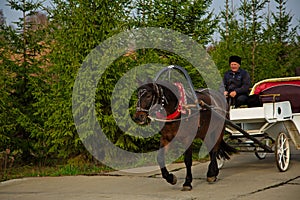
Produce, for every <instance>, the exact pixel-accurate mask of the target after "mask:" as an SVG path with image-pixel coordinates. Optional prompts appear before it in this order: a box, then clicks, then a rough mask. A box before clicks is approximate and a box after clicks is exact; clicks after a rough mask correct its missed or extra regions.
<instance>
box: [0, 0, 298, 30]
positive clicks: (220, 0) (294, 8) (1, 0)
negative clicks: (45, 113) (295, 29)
mask: <svg viewBox="0 0 300 200" xmlns="http://www.w3.org/2000/svg"><path fill="white" fill-rule="evenodd" d="M37 1H38V0H33V2H37ZM229 1H230V2H231V1H233V2H234V5H235V6H234V8H236V7H237V5H236V4H238V3H239V2H240V0H229ZM44 2H45V3H44V5H45V6H50V5H51V4H50V3H49V2H51V1H50V0H44ZM6 4H7V2H6V0H0V9H2V10H3V13H4V17H5V18H6V23H7V24H8V25H10V24H12V22H13V21H18V18H19V17H21V13H20V12H17V11H14V10H11V9H10V8H9V7H8V6H6ZM224 4H225V0H213V2H212V7H211V8H212V9H214V10H215V11H216V12H217V13H218V12H219V11H220V10H221V9H223V8H224ZM286 7H287V12H291V14H292V15H293V16H294V17H293V21H292V24H293V26H294V25H295V24H297V23H298V22H299V20H300V0H287V4H286Z"/></svg>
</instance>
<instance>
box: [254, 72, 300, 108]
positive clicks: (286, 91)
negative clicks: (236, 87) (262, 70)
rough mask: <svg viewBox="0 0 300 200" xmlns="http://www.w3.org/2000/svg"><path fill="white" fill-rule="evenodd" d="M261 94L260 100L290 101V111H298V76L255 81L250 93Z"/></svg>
mask: <svg viewBox="0 0 300 200" xmlns="http://www.w3.org/2000/svg"><path fill="white" fill-rule="evenodd" d="M253 94H255V95H259V96H261V100H262V102H263V103H264V102H266V101H269V100H270V97H272V98H273V100H274V101H290V103H291V107H292V112H293V113H300V76H298V77H287V78H276V79H266V80H263V81H260V82H258V83H256V84H255V85H254V86H253V88H252V90H251V92H250V95H253Z"/></svg>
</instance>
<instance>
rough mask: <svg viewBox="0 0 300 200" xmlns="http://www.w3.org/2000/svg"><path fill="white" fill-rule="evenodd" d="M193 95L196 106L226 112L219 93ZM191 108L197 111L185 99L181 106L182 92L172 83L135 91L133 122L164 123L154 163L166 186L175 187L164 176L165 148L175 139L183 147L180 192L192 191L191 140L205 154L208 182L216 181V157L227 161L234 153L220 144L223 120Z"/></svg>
mask: <svg viewBox="0 0 300 200" xmlns="http://www.w3.org/2000/svg"><path fill="white" fill-rule="evenodd" d="M180 93H181V94H180ZM196 95H197V98H198V102H200V101H203V102H205V103H206V104H208V105H211V106H212V107H213V108H214V110H218V108H220V109H219V111H220V112H219V113H220V114H221V115H225V113H224V109H221V108H226V101H225V99H224V97H223V96H222V95H221V93H219V92H216V91H213V90H210V89H204V90H201V91H198V92H196ZM187 105H189V106H187ZM195 107H196V108H197V106H195V101H194V100H192V99H190V98H188V97H187V98H186V99H185V102H184V103H183V102H182V92H180V91H179V89H178V88H177V87H176V86H174V84H172V83H165V82H163V83H162V82H160V83H159V82H156V83H148V84H145V85H142V86H141V87H139V89H138V102H137V108H136V113H135V115H134V120H135V121H136V122H137V123H139V124H147V123H149V118H150V119H152V120H157V121H162V122H164V125H163V127H162V129H161V131H160V133H161V139H160V150H159V152H158V156H157V161H158V164H159V166H160V169H161V173H162V176H163V178H164V179H166V181H167V182H168V183H170V184H176V182H177V179H176V176H175V175H173V174H171V173H169V172H168V170H167V168H166V165H165V156H166V154H167V153H168V151H169V149H170V148H168V146H169V145H170V143H171V142H172V140H173V139H175V138H176V140H177V141H179V142H181V143H183V144H184V148H185V152H184V162H185V165H186V178H185V182H184V184H183V190H191V189H192V185H191V183H192V179H193V178H192V172H191V166H192V145H191V143H192V141H193V140H194V139H195V138H201V139H202V140H203V141H204V142H205V144H206V146H207V147H208V148H207V149H208V150H209V155H210V164H209V167H208V171H207V181H208V182H215V181H216V180H217V175H218V174H219V169H218V165H217V157H219V156H221V157H222V158H225V159H229V156H228V154H231V153H233V152H235V149H233V148H232V147H230V146H229V145H227V144H226V143H225V142H224V140H223V134H224V127H225V126H224V119H222V117H220V115H217V114H214V112H212V111H211V109H206V108H204V107H202V108H201V109H198V108H197V109H195ZM193 108H194V109H193ZM184 111H185V112H184ZM153 113H154V114H155V116H154V117H153V116H152V115H153ZM162 116H164V117H162ZM194 130H195V131H194ZM191 132H195V133H191Z"/></svg>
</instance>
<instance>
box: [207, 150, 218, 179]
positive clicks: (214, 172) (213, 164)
mask: <svg viewBox="0 0 300 200" xmlns="http://www.w3.org/2000/svg"><path fill="white" fill-rule="evenodd" d="M209 156H210V163H209V166H208V171H207V182H209V183H212V182H215V181H216V180H217V176H218V174H219V168H218V163H217V151H216V150H214V149H212V150H211V151H210V152H209Z"/></svg>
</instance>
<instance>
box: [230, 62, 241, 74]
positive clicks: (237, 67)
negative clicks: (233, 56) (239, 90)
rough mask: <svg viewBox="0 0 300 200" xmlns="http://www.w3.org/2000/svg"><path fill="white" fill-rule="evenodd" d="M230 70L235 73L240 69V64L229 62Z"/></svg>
mask: <svg viewBox="0 0 300 200" xmlns="http://www.w3.org/2000/svg"><path fill="white" fill-rule="evenodd" d="M230 68H231V71H233V72H237V71H238V70H239V68H240V64H239V63H237V62H231V63H230Z"/></svg>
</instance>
